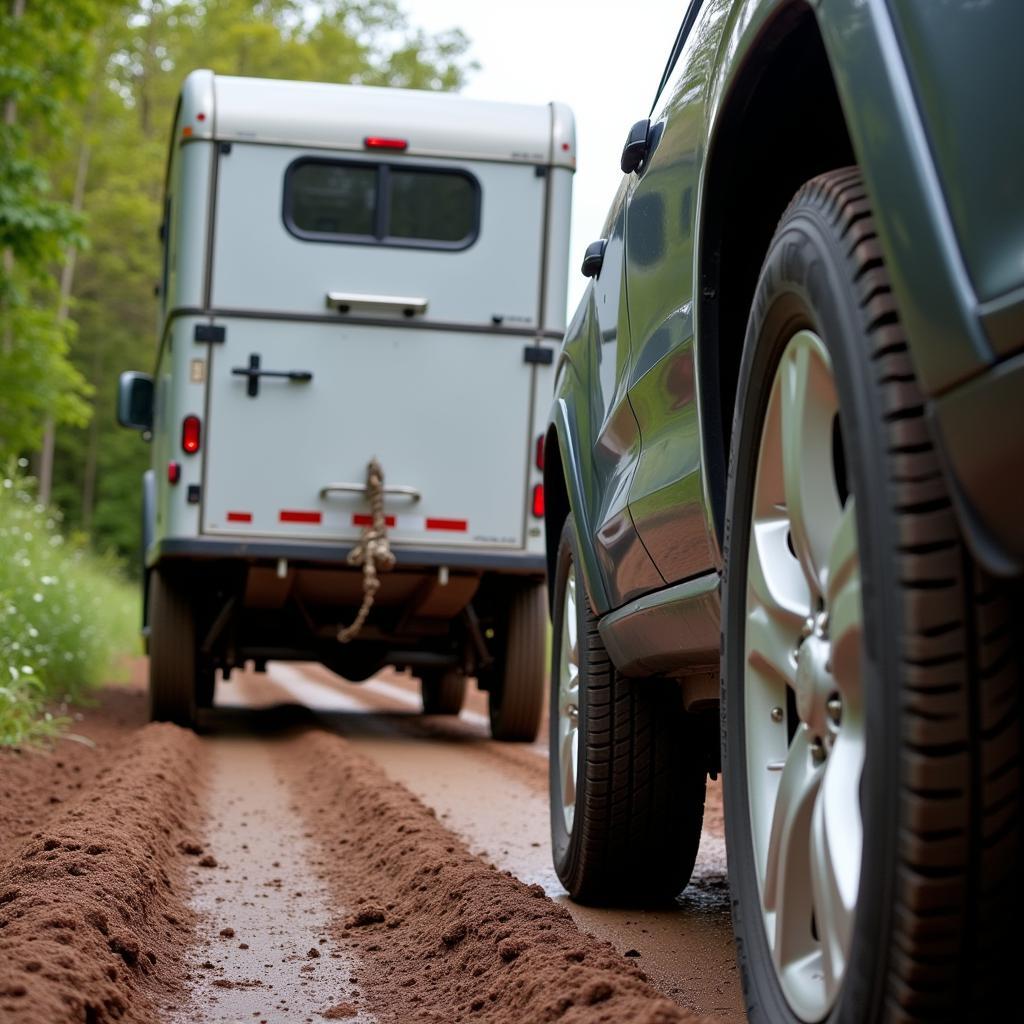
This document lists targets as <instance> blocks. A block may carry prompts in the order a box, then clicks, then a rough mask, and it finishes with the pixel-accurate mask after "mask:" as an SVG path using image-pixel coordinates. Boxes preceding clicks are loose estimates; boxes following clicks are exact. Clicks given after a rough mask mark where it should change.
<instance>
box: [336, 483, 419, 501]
mask: <svg viewBox="0 0 1024 1024" xmlns="http://www.w3.org/2000/svg"><path fill="white" fill-rule="evenodd" d="M381 490H382V491H383V492H384V493H385V494H393V495H395V496H396V497H400V498H408V499H409V500H410V501H412V502H417V501H419V500H420V498H421V497H422V495H421V494H420V492H419V491H418V490H417V489H416V488H415V487H406V486H403V485H401V484H392V485H387V486H384V487H382V488H381ZM331 494H363V495H365V494H366V484H348V483H335V484H324V485H323V487H321V488H320V497H321V498H326V497H328V496H329V495H331Z"/></svg>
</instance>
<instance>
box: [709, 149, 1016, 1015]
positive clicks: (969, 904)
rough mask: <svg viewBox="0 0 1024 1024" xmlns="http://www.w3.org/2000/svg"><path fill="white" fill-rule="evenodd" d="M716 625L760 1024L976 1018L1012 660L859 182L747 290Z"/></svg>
mask: <svg viewBox="0 0 1024 1024" xmlns="http://www.w3.org/2000/svg"><path fill="white" fill-rule="evenodd" d="M723 606H724V607H723V652H724V660H723V690H722V716H723V767H724V775H725V798H726V799H725V812H726V814H725V818H726V838H727V843H728V849H729V878H730V889H731V896H732V901H733V923H734V928H735V930H736V938H737V949H738V951H739V959H740V965H741V968H742V971H743V981H744V987H745V991H746V995H747V1006H748V1011H749V1016H750V1019H751V1021H754V1022H757V1021H772V1022H775V1021H804V1022H812V1021H821V1020H826V1019H827V1020H829V1021H837V1022H838V1021H843V1022H853V1021H866V1020H888V1019H914V1020H918V1019H924V1020H938V1019H943V1020H945V1019H954V1018H959V1019H967V1018H968V1017H970V1016H972V1015H973V1014H974V1013H977V1012H978V1010H979V1008H980V1007H981V1006H983V1005H984V1004H985V1003H986V1001H989V1002H991V1000H992V999H993V998H998V996H994V995H993V994H994V993H997V992H998V990H999V984H1000V983H1003V984H1005V982H1004V981H1003V982H1001V979H1000V978H999V970H1000V968H999V966H998V965H999V964H1000V961H1001V962H1002V963H1003V964H1004V965H1005V963H1006V959H1005V958H1006V955H1007V954H1006V952H1005V951H1006V949H1008V948H1011V946H1012V943H1011V941H1010V938H1011V936H1010V931H1009V928H1010V925H1009V924H1008V922H1010V921H1012V920H1013V914H1012V913H1010V912H1008V911H1009V910H1010V908H1012V907H1014V906H1015V905H1016V904H1017V901H1019V888H1018V887H1017V882H1016V877H1015V872H1014V870H1013V869H1012V868H1011V865H1013V864H1015V859H1016V857H1017V856H1018V854H1019V849H1018V838H1019V822H1020V765H1019V750H1020V744H1019V740H1020V720H1019V702H1020V689H1019V685H1020V684H1019V680H1020V674H1019V660H1018V658H1017V654H1016V651H1015V650H1014V644H1013V641H1014V638H1013V637H1012V635H1011V632H1010V617H1009V615H1010V608H1009V606H1008V601H1007V597H1006V594H1005V593H1004V591H1003V589H1002V588H1000V587H999V586H997V585H995V584H994V583H993V582H992V581H991V580H988V579H986V578H985V577H984V576H983V574H982V573H980V572H979V570H978V569H977V568H976V567H975V566H974V565H973V564H972V561H971V559H970V556H969V554H968V552H967V551H966V549H965V547H964V544H963V542H962V540H961V537H960V535H959V532H958V529H957V526H956V520H955V518H954V515H953V510H952V507H951V504H950V500H949V496H948V494H947V492H946V489H945V483H944V478H943V474H942V471H941V467H940V464H939V460H938V456H937V454H936V452H935V450H934V449H933V447H932V445H931V441H930V437H929V432H928V430H927V428H926V424H925V420H924V401H923V398H922V396H921V394H920V392H919V390H918V388H917V384H916V382H915V377H914V371H913V367H912V365H911V362H910V357H909V353H908V350H907V346H906V343H905V340H904V338H903V335H902V332H901V329H900V325H899V321H898V317H897V311H896V307H895V303H894V300H893V297H892V294H891V291H890V286H889V281H888V277H887V275H886V271H885V268H884V265H883V261H882V256H881V250H880V247H879V244H878V240H877V238H876V236H875V231H874V227H873V223H872V219H871V214H870V208H869V205H868V200H867V196H866V193H865V190H864V187H863V185H862V183H861V180H860V176H859V173H858V172H857V171H856V169H846V170H842V171H837V172H833V173H830V174H827V175H823V176H821V177H819V178H816V179H814V180H813V181H811V182H809V183H808V184H807V185H806V186H804V188H803V189H801V190H800V192H799V193H798V194H797V196H796V198H795V199H794V200H793V202H792V204H791V205H790V207H789V209H788V211H787V213H786V214H785V216H784V217H783V219H782V221H781V223H780V225H779V228H778V231H777V232H776V235H775V238H774V240H773V242H772V245H771V247H770V249H769V252H768V256H767V258H766V260H765V263H764V266H763V268H762V271H761V277H760V281H759V283H758V288H757V292H756V298H755V302H754V306H753V311H752V313H751V317H750V323H749V326H748V330H747V338H746V344H745V349H744V353H743V358H742V363H741V367H740V379H739V386H738V391H737V401H736V415H735V421H734V425H733V434H732V445H731V459H730V470H729V485H728V498H727V509H726V543H725V581H724V593H723Z"/></svg>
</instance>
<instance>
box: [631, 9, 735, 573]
mask: <svg viewBox="0 0 1024 1024" xmlns="http://www.w3.org/2000/svg"><path fill="white" fill-rule="evenodd" d="M728 12H729V3H728V0H704V2H703V3H701V2H696V3H695V4H694V5H693V6H692V7H691V8H690V10H689V11H688V15H687V23H688V24H687V26H686V27H687V28H688V31H687V32H686V36H685V39H684V40H681V43H682V48H681V51H680V53H679V56H678V58H677V60H676V64H675V67H674V69H672V71H671V73H670V74H669V76H668V78H667V80H666V81H665V83H664V85H663V87H662V89H661V94H660V95H659V96H658V98H657V99H656V100H655V107H654V113H653V115H652V117H651V131H650V135H649V138H650V139H651V152H650V154H649V155H648V157H647V159H646V160H645V163H644V167H643V168H642V172H641V173H640V174H639V175H638V176H637V181H636V185H635V187H634V189H633V190H632V192H631V195H630V201H629V207H628V211H627V246H626V253H627V256H626V263H627V285H628V290H629V323H630V334H631V337H632V339H633V365H632V368H631V373H630V379H631V384H630V388H629V398H630V402H631V404H632V406H633V410H634V413H635V415H636V418H637V421H638V423H639V425H640V432H641V435H642V437H643V443H642V446H641V453H640V457H639V460H638V464H637V471H636V474H635V476H634V478H633V483H632V486H631V487H630V502H629V508H630V512H631V514H632V516H633V520H634V522H635V524H636V528H637V530H638V532H639V534H640V536H641V537H642V538H643V542H644V545H645V547H646V548H647V551H648V552H649V553H650V555H651V558H652V559H653V561H654V563H655V564H656V565H657V567H658V569H659V571H660V572H661V574H662V576H663V577H664V578H665V580H666V582H670V583H671V582H675V581H677V580H681V579H686V578H687V577H690V576H695V575H697V574H698V573H702V572H706V571H708V570H709V569H710V568H711V567H712V566H713V565H714V564H715V561H716V552H715V550H714V547H713V545H710V544H709V541H708V538H709V529H708V528H709V520H708V517H707V515H706V514H705V502H704V495H705V485H704V480H703V476H704V469H703V459H702V454H701V453H702V451H703V443H702V438H701V430H700V417H699V415H698V398H697V387H696V373H695V365H694V349H693V323H694V320H693V298H694V296H693V291H694V280H695V278H694V270H695V260H694V250H695V227H696V214H697V201H696V195H697V188H698V183H699V174H700V168H701V164H702V162H703V159H704V153H705V146H706V119H707V99H708V88H709V85H710V76H711V70H712V67H713V64H714V58H715V54H716V52H717V50H718V47H719V45H720V43H721V39H722V33H723V30H724V27H725V20H726V15H727V14H728Z"/></svg>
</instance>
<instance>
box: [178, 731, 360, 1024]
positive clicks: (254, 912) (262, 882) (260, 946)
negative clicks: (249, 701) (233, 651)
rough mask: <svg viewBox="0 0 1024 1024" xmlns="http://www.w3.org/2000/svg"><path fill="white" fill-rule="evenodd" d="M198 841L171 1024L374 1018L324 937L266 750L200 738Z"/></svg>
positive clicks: (352, 972)
mask: <svg viewBox="0 0 1024 1024" xmlns="http://www.w3.org/2000/svg"><path fill="white" fill-rule="evenodd" d="M207 744H208V746H209V751H208V755H209V770H210V776H209V777H210V785H209V791H208V798H207V825H206V830H205V831H206V834H205V835H203V836H200V837H197V841H196V843H195V844H194V845H192V846H191V847H190V848H189V849H188V850H185V851H183V852H186V853H188V854H190V855H191V859H192V864H191V866H190V868H189V876H190V878H189V880H190V882H191V885H192V892H193V896H192V907H193V909H194V910H195V911H196V912H197V914H198V915H199V919H200V923H199V926H198V934H199V941H198V943H197V945H196V946H195V947H194V949H193V951H192V955H191V957H190V958H189V965H188V966H189V973H190V975H191V982H190V985H189V989H190V993H191V996H190V999H189V1002H188V1004H187V1005H186V1006H183V1007H182V1008H181V1011H180V1012H179V1013H178V1014H177V1015H175V1017H174V1018H173V1020H174V1021H175V1022H177V1024H184V1022H186V1021H187V1022H192V1021H204V1022H211V1024H213V1022H217V1024H227V1022H231V1024H234V1022H241V1021H245V1022H246V1024H258V1022H263V1021H265V1022H268V1024H270V1022H273V1024H277V1022H280V1021H299V1022H313V1021H322V1020H324V1019H327V1020H346V1021H350V1022H354V1024H371V1022H372V1021H373V1018H372V1016H370V1015H369V1014H368V1013H367V1012H366V1011H365V1010H363V1009H362V1008H361V1007H362V998H361V996H360V993H359V989H358V984H357V964H356V963H355V962H354V961H353V960H352V958H351V955H350V954H349V953H347V952H346V951H344V950H342V949H339V948H337V947H335V946H334V945H333V944H332V943H331V941H330V938H329V931H328V918H329V915H330V910H331V909H332V908H331V905H330V898H329V896H328V894H327V891H326V889H325V888H324V886H323V885H322V884H321V882H320V880H319V879H318V878H317V876H316V874H315V873H314V860H315V858H316V857H317V856H318V853H317V851H316V848H315V847H314V845H313V844H312V843H311V841H310V837H309V835H308V833H307V832H306V831H305V826H304V825H303V823H302V821H301V820H300V819H299V817H298V816H297V814H296V812H295V810H294V805H293V798H292V796H291V794H290V792H289V790H288V787H287V784H286V782H285V781H284V779H283V777H282V771H281V765H280V763H279V762H278V761H277V760H276V759H275V756H274V749H273V742H272V741H271V742H268V741H267V740H265V739H264V740H260V739H256V738H247V737H232V736H220V737H214V738H212V739H209V740H207Z"/></svg>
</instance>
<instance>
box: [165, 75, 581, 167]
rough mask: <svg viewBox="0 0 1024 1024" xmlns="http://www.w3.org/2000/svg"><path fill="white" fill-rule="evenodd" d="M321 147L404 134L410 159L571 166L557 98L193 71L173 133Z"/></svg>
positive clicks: (568, 119)
mask: <svg viewBox="0 0 1024 1024" xmlns="http://www.w3.org/2000/svg"><path fill="white" fill-rule="evenodd" d="M183 136H184V137H185V138H188V139H197V140H198V139H219V140H224V141H237V142H262V143H268V144H277V145H291V146H302V147H310V148H318V149H338V150H358V151H360V152H362V151H364V149H365V140H366V139H367V138H368V137H385V138H398V139H404V140H406V141H407V143H408V145H407V148H406V149H405V151H404V152H405V153H407V154H409V155H413V156H421V157H422V156H431V157H461V158H464V159H465V158H469V159H478V160H499V161H508V162H514V163H531V164H552V165H557V166H561V167H570V168H573V169H575V166H576V138H575V127H574V123H573V116H572V112H571V111H570V110H569V108H568V107H567V106H566V105H565V104H563V103H547V104H525V103H499V102H494V101H490V100H472V99H466V98H465V97H462V96H458V95H454V94H452V93H439V92H425V91H419V90H414V89H381V88H375V87H372V86H362V85H334V84H330V83H325V82H289V81H283V80H278V79H268V78H235V77H229V76H226V75H215V74H214V73H213V72H212V71H207V70H200V71H193V72H192V73H191V74H190V75H189V76H188V77H187V78H186V79H185V82H184V85H183V86H182V94H181V106H180V108H179V111H178V120H177V124H176V125H175V137H176V138H179V139H180V138H182V137H183Z"/></svg>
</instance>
